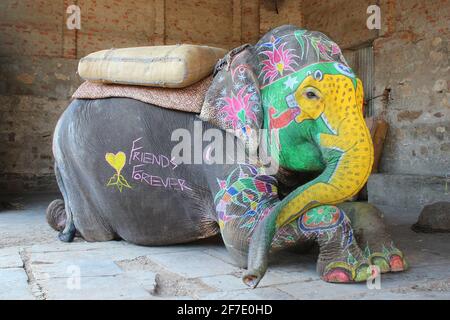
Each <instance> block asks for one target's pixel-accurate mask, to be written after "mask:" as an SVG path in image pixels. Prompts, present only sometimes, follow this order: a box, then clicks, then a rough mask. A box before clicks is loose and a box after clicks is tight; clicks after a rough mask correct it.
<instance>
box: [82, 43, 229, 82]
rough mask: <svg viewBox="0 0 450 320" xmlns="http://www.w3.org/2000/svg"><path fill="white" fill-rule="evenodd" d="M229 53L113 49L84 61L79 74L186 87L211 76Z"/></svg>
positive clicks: (180, 48)
mask: <svg viewBox="0 0 450 320" xmlns="http://www.w3.org/2000/svg"><path fill="white" fill-rule="evenodd" d="M225 53H226V50H224V49H221V48H215V47H208V46H199V45H190V44H180V45H167V46H151V47H135V48H121V49H109V50H102V51H98V52H94V53H91V54H89V55H88V56H86V57H84V58H82V59H80V62H79V64H78V74H79V75H80V77H81V78H83V79H84V80H90V81H94V82H104V83H120V84H131V85H140V86H152V87H168V88H184V87H187V86H190V85H192V84H194V83H196V82H198V81H200V80H201V79H203V78H205V77H206V76H208V75H209V74H211V73H212V70H213V68H214V65H215V64H216V62H217V60H219V59H220V58H222V57H223V56H224V55H225Z"/></svg>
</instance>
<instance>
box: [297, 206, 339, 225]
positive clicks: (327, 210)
mask: <svg viewBox="0 0 450 320" xmlns="http://www.w3.org/2000/svg"><path fill="white" fill-rule="evenodd" d="M339 215H340V211H339V209H338V208H336V207H331V206H322V207H318V208H314V209H311V210H309V211H308V212H307V213H305V224H306V225H313V226H319V225H330V224H332V222H335V220H336V221H337V220H338V219H339Z"/></svg>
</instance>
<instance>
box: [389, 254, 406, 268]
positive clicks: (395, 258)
mask: <svg viewBox="0 0 450 320" xmlns="http://www.w3.org/2000/svg"><path fill="white" fill-rule="evenodd" d="M389 265H390V267H391V272H399V271H403V270H405V269H406V268H405V264H404V262H403V259H402V257H400V256H399V255H396V254H394V255H392V256H391V257H390V259H389Z"/></svg>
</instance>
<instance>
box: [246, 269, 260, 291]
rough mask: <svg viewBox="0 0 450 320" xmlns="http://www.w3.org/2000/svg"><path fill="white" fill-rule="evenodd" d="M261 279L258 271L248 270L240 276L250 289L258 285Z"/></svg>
mask: <svg viewBox="0 0 450 320" xmlns="http://www.w3.org/2000/svg"><path fill="white" fill-rule="evenodd" d="M261 279H262V276H261V275H260V274H259V272H254V271H250V270H249V271H247V272H246V273H244V275H243V277H242V281H243V282H244V283H245V284H246V285H247V286H248V287H250V288H252V289H255V288H256V287H257V286H258V284H259V282H260V281H261Z"/></svg>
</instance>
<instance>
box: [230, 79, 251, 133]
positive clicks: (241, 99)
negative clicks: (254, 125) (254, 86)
mask: <svg viewBox="0 0 450 320" xmlns="http://www.w3.org/2000/svg"><path fill="white" fill-rule="evenodd" d="M246 89H247V86H243V87H242V88H241V89H240V90H239V91H238V93H237V94H236V95H232V96H231V97H224V98H221V99H222V100H223V101H225V106H223V107H222V110H221V112H223V113H224V114H225V118H224V120H225V121H226V122H228V123H230V124H231V126H232V127H233V128H234V129H237V128H245V127H246V126H245V124H246V123H248V122H249V120H253V121H254V122H257V119H256V115H255V112H253V110H252V107H253V106H254V105H255V103H256V102H255V101H252V100H251V97H252V95H253V93H248V92H247V91H246Z"/></svg>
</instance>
